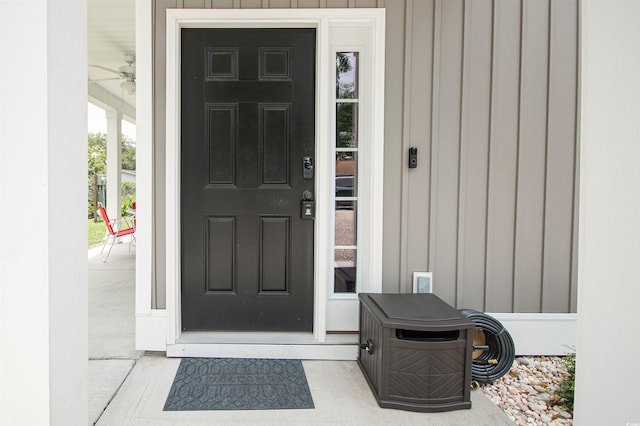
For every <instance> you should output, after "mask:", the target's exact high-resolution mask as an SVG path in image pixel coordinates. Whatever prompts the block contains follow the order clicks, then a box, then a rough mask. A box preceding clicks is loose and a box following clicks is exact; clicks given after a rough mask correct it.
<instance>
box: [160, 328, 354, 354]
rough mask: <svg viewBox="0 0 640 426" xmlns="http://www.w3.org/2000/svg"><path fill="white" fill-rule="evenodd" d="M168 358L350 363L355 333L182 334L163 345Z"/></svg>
mask: <svg viewBox="0 0 640 426" xmlns="http://www.w3.org/2000/svg"><path fill="white" fill-rule="evenodd" d="M166 350H167V356H168V357H181V358H182V357H201V358H277V359H319V360H344V361H354V360H356V359H357V357H358V334H357V333H355V334H353V333H352V334H331V335H327V338H326V340H325V341H324V342H318V341H317V340H316V339H315V337H314V335H313V333H267V332H261V333H253V332H251V333H233V332H221V333H219V332H215V333H214V332H185V333H182V334H181V335H180V337H179V338H178V339H176V343H175V344H169V345H167V349H166Z"/></svg>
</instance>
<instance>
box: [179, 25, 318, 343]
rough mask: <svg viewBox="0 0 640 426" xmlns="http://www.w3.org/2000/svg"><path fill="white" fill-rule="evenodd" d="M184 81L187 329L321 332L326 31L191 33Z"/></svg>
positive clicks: (185, 38) (186, 36)
mask: <svg viewBox="0 0 640 426" xmlns="http://www.w3.org/2000/svg"><path fill="white" fill-rule="evenodd" d="M181 78H182V82H181V84H182V100H181V129H182V130H181V132H182V134H181V154H180V155H181V174H180V177H181V184H180V200H181V210H180V211H181V245H182V328H183V329H184V330H237V331H310V330H312V326H313V291H314V286H313V276H314V274H313V221H312V220H303V219H302V218H301V201H302V200H303V198H304V197H303V193H304V192H305V191H307V193H306V194H305V195H306V196H307V197H309V196H310V195H311V196H312V194H313V190H314V179H313V174H312V172H313V169H312V168H310V167H309V166H310V165H312V162H313V155H314V151H315V150H314V141H315V112H314V108H315V30H314V29H183V30H182V77H181ZM305 161H306V162H307V169H306V170H307V171H306V173H304V174H303V170H304V163H305Z"/></svg>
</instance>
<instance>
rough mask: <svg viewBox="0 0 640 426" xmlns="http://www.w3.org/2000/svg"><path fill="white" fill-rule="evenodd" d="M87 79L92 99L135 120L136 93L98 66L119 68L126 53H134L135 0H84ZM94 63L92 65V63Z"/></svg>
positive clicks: (130, 119) (123, 62)
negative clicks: (85, 8) (123, 86)
mask: <svg viewBox="0 0 640 426" xmlns="http://www.w3.org/2000/svg"><path fill="white" fill-rule="evenodd" d="M87 9H88V10H87V49H88V52H87V54H88V63H89V67H88V70H87V77H88V80H89V81H91V80H99V79H105V78H115V79H114V80H107V81H100V82H95V83H88V85H89V99H90V101H91V102H92V103H95V104H96V105H98V106H100V107H103V108H111V109H115V110H118V111H120V112H122V113H123V115H124V116H125V118H126V119H128V120H129V121H133V122H135V105H136V96H135V93H134V94H129V93H127V91H125V90H123V89H122V88H121V87H120V84H121V83H122V82H123V81H124V79H122V78H118V75H117V74H115V73H113V72H110V71H107V70H104V69H102V68H98V66H99V67H104V68H109V69H112V70H116V71H117V70H118V68H119V67H121V66H123V65H126V62H125V56H124V55H125V53H132V54H134V55H135V47H136V37H135V35H136V33H135V0H87ZM92 65H93V66H92Z"/></svg>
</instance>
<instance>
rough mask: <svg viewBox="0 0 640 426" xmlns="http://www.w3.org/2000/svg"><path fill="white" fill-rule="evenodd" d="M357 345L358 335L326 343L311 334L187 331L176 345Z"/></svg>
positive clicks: (333, 337) (340, 336) (333, 336)
mask: <svg viewBox="0 0 640 426" xmlns="http://www.w3.org/2000/svg"><path fill="white" fill-rule="evenodd" d="M357 343H358V334H357V333H349V334H328V335H327V336H326V339H325V341H324V342H318V341H317V340H316V338H315V336H314V335H313V333H311V332H308V333H300V332H211V331H187V332H183V333H181V334H180V337H178V338H177V339H176V344H268V345H325V344H357Z"/></svg>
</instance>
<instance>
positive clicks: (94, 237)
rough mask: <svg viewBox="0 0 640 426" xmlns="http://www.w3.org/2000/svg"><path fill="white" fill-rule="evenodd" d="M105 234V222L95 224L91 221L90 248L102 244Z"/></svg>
mask: <svg viewBox="0 0 640 426" xmlns="http://www.w3.org/2000/svg"><path fill="white" fill-rule="evenodd" d="M105 232H106V229H105V227H104V223H103V222H94V221H93V219H89V247H93V246H96V245H98V244H102V243H103V242H104V234H105Z"/></svg>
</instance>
